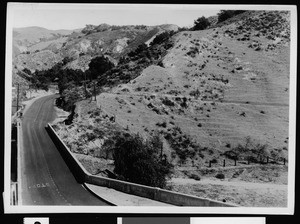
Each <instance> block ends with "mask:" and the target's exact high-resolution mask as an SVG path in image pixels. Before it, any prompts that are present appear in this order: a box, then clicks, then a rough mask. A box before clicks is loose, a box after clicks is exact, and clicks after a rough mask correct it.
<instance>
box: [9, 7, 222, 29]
mask: <svg viewBox="0 0 300 224" xmlns="http://www.w3.org/2000/svg"><path fill="white" fill-rule="evenodd" d="M219 11H220V10H218V9H216V7H214V6H211V7H209V6H205V7H203V5H163V4H156V5H154V4H148V5H144V4H143V5H137V4H123V5H120V4H119V5H117V4H114V5H109V4H39V3H33V4H31V3H25V4H20V3H15V4H11V5H9V6H8V13H9V15H10V16H11V17H10V18H11V19H12V20H13V22H12V25H13V27H15V28H19V27H28V26H40V27H44V28H47V29H51V30H57V29H77V28H83V27H85V25H86V24H93V25H99V24H101V23H107V24H110V25H148V26H151V25H161V24H175V25H178V26H180V27H191V26H192V25H193V23H194V20H196V19H197V18H199V17H201V16H205V17H209V16H212V15H217V13H218V12H219Z"/></svg>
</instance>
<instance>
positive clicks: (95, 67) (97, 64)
mask: <svg viewBox="0 0 300 224" xmlns="http://www.w3.org/2000/svg"><path fill="white" fill-rule="evenodd" d="M113 67H114V64H113V63H112V62H110V61H109V60H108V59H107V58H106V57H104V56H100V57H96V58H93V59H92V60H91V62H90V63H89V71H90V73H91V78H92V79H95V78H97V77H98V76H99V75H100V76H102V75H103V74H104V73H105V72H107V71H108V70H110V69H112V68H113Z"/></svg>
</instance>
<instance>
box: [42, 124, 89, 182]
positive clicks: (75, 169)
mask: <svg viewBox="0 0 300 224" xmlns="http://www.w3.org/2000/svg"><path fill="white" fill-rule="evenodd" d="M46 130H47V131H48V133H49V135H50V137H51V139H52V141H53V142H54V144H55V145H56V147H57V148H58V150H59V151H60V154H61V155H62V157H63V158H64V160H65V161H66V164H67V165H68V167H69V168H70V170H71V172H72V173H73V175H74V177H75V178H76V180H77V181H78V182H79V183H84V182H85V177H86V176H87V175H88V172H87V171H86V169H85V168H84V167H83V166H82V164H81V163H80V162H79V161H78V160H77V159H76V158H75V156H74V155H73V154H72V153H71V151H70V149H69V148H68V146H66V145H65V143H64V142H63V141H62V140H61V139H60V137H59V136H58V135H57V133H56V132H55V130H54V129H53V127H52V126H51V125H50V124H48V126H47V127H46Z"/></svg>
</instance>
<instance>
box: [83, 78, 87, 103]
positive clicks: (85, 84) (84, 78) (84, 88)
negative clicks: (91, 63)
mask: <svg viewBox="0 0 300 224" xmlns="http://www.w3.org/2000/svg"><path fill="white" fill-rule="evenodd" d="M84 93H85V98H86V97H87V92H86V72H85V73H84Z"/></svg>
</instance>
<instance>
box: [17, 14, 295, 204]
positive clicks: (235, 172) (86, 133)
mask: <svg viewBox="0 0 300 224" xmlns="http://www.w3.org/2000/svg"><path fill="white" fill-rule="evenodd" d="M289 16H290V15H289V13H288V12H284V11H276V12H275V11H247V12H245V13H242V14H239V15H237V16H235V17H233V18H230V19H228V20H226V21H224V22H222V23H220V24H217V23H216V24H214V25H213V27H211V28H209V29H207V30H201V31H182V32H174V34H173V32H172V34H170V36H168V37H167V38H165V39H163V41H162V42H161V43H158V44H153V45H152V44H151V42H152V41H153V40H154V39H155V37H157V36H159V35H160V34H162V33H163V31H164V30H173V31H177V30H178V27H177V26H172V25H161V26H155V27H145V26H136V27H134V26H126V27H114V26H110V25H108V24H102V25H99V26H92V25H89V26H87V27H86V28H84V29H83V32H81V33H79V32H78V33H73V34H71V35H69V36H67V37H66V38H67V39H66V40H65V41H66V42H65V43H63V44H62V46H61V47H60V48H59V50H58V51H57V53H54V51H53V50H50V49H49V48H47V50H43V51H42V52H36V53H33V54H28V55H19V56H18V57H17V59H16V61H15V62H16V64H17V65H18V66H21V65H22V63H23V64H24V62H25V63H26V66H25V65H24V66H23V67H28V68H29V67H30V69H31V68H33V67H34V66H35V67H38V66H37V64H35V65H33V64H32V63H33V62H34V63H40V60H39V59H38V58H39V57H42V56H43V55H42V53H43V52H44V53H45V54H47V56H46V57H48V59H47V60H49V58H50V56H51V57H52V58H51V61H53V62H54V61H59V60H62V59H63V58H65V57H70V58H72V61H71V62H69V63H68V64H67V65H66V67H68V68H73V69H75V68H76V69H81V70H83V71H84V70H87V69H88V63H89V61H90V60H91V59H92V58H93V57H95V56H96V55H100V54H104V55H107V56H109V57H111V60H112V61H114V63H115V65H116V66H115V67H114V68H113V69H112V70H110V71H108V72H107V73H105V75H102V76H101V78H98V80H97V81H98V83H97V88H98V90H99V94H98V95H97V97H96V102H95V101H94V100H93V99H92V98H90V99H85V100H83V101H79V102H77V103H76V109H75V115H74V120H73V122H72V124H70V125H66V124H65V123H64V122H62V121H60V122H59V121H57V122H56V124H55V129H56V130H57V131H58V133H59V135H60V136H61V137H62V138H63V140H64V141H65V142H66V144H67V145H68V146H69V147H70V148H71V150H72V151H73V152H74V153H75V154H81V155H80V156H78V158H80V160H81V161H82V163H83V164H84V166H85V167H86V168H87V169H88V170H89V172H91V173H93V174H97V175H104V174H103V172H104V171H105V169H109V170H110V171H113V168H114V165H113V160H112V150H113V148H114V143H115V139H114V134H115V133H116V132H118V131H123V132H127V133H138V134H139V135H141V136H143V137H144V138H147V137H149V136H152V135H154V133H159V135H160V137H161V139H162V141H163V147H162V153H163V154H165V155H166V158H167V160H168V161H170V162H171V163H172V164H173V165H174V173H173V177H172V179H171V180H170V182H169V186H168V187H169V188H172V189H173V190H176V191H180V192H184V193H190V194H194V195H199V196H206V197H209V198H214V199H216V200H223V199H224V198H222V197H226V196H224V195H226V193H224V192H227V193H228V195H230V196H228V197H227V198H225V199H226V200H227V201H230V202H234V203H237V204H240V205H243V206H267V207H268V206H271V207H273V206H274V207H281V206H286V203H287V200H286V194H287V190H286V187H287V180H286V178H287V169H285V168H286V167H284V168H281V166H278V165H277V166H276V165H274V166H273V165H265V166H260V165H258V163H259V162H260V160H262V158H263V159H266V158H268V159H269V158H270V160H271V159H272V161H274V160H275V161H277V162H281V163H283V159H285V160H284V161H285V162H286V161H287V164H288V141H289V139H288V136H289V133H288V130H289V129H288V127H289V104H288V102H289V81H290V77H289V76H290V75H289V72H290V58H289V57H290V18H289ZM211 19H212V20H214V21H215V20H216V18H211ZM64 38H65V37H64ZM142 43H145V44H146V45H142V46H141V44H142ZM56 50H57V49H56ZM21 57H24V58H21ZM36 57H37V58H36ZM28 58H30V60H29V59H28ZM42 61H44V60H41V62H42ZM44 63H45V62H44ZM46 63H47V65H44V67H47V66H48V62H46ZM49 63H50V62H49ZM18 66H17V68H18V69H19V67H18ZM88 91H90V93H92V91H93V90H92V86H91V85H89V86H88ZM72 94H73V95H80V99H83V98H84V88H83V86H80V87H76V88H73V89H71V88H70V89H67V90H66V91H65V96H66V98H71V97H72V96H73V95H72ZM82 154H83V155H86V159H84V158H83V157H84V156H82ZM89 156H92V157H94V158H93V160H89V159H88V158H89ZM225 160H226V164H227V166H228V169H227V168H224V169H223V168H222V166H223V161H225ZM236 161H237V166H235V165H236V164H235V165H234V163H235V162H236ZM212 163H213V167H211V164H212ZM250 163H251V164H250ZM274 163H275V162H274ZM247 165H249V166H247ZM218 174H222V175H223V179H225V180H226V181H231V180H234V181H236V182H238V183H236V185H235V186H236V187H235V188H234V189H235V190H232V189H231V188H232V186H231V185H232V184H234V183H232V182H230V183H228V184H220V183H216V182H217V181H216V179H218V178H217V177H216V176H217V175H218ZM268 174H269V176H268ZM222 175H221V176H222ZM219 176H220V175H219ZM181 179H184V180H183V181H182V180H181ZM200 179H201V181H202V179H204V180H205V181H208V182H209V183H206V185H205V183H204V182H205V181H203V184H204V185H205V186H204V185H203V186H201V187H203V189H204V190H203V191H201V189H199V186H200V185H199V184H198V182H197V181H196V180H200ZM187 180H189V181H187ZM185 181H187V182H185ZM195 181H196V182H197V183H195ZM201 181H200V182H199V183H201ZM183 182H184V183H183ZM249 182H255V183H256V182H259V183H261V184H262V185H260V186H258V188H259V189H260V190H261V191H260V190H258V191H252V190H253V188H255V187H254V185H251V186H250V185H249V186H247V183H249ZM266 183H268V184H274V185H276V184H280V185H282V186H277V187H275V188H274V189H272V185H271V186H270V185H263V184H266ZM211 185H214V186H215V185H217V186H218V187H216V188H214V189H212V190H210V189H211ZM226 186H227V187H226ZM247 187H248V188H249V189H250V188H251V189H250V190H249V189H248V188H247ZM245 189H246V190H245ZM247 189H248V190H249V192H250V193H249V195H250V194H251V195H250V196H249V197H251V198H260V199H261V197H263V199H261V200H260V199H257V200H254V199H253V200H252V201H249V202H247V203H245V201H246V200H247V197H248V195H246V196H245V194H244V193H245V192H248V191H247ZM255 189H256V188H255ZM214 190H215V192H214ZM203 192H204V193H205V194H204V193H203ZM216 192H217V193H216ZM262 192H263V193H262ZM235 195H236V197H234V196H235ZM276 195H280V197H278V198H276ZM225 199H224V200H225Z"/></svg>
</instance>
